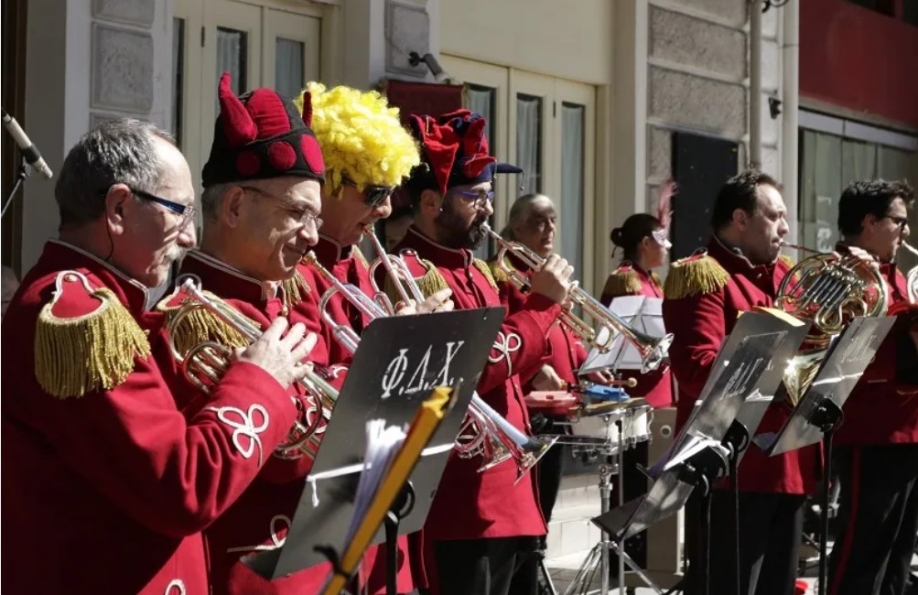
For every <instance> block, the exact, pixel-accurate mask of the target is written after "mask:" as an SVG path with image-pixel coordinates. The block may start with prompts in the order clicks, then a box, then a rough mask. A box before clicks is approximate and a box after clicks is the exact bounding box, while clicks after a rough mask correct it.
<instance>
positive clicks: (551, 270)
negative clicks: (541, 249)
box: [532, 254, 574, 304]
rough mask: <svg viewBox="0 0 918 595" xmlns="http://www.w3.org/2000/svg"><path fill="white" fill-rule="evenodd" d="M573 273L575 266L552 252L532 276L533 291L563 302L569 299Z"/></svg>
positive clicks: (554, 300) (559, 302) (557, 301)
mask: <svg viewBox="0 0 918 595" xmlns="http://www.w3.org/2000/svg"><path fill="white" fill-rule="evenodd" d="M573 274H574V267H572V266H571V265H570V264H568V262H567V261H566V260H564V259H563V258H561V257H560V256H558V255H557V254H552V255H551V256H549V257H548V258H547V259H546V260H545V264H543V265H542V268H541V269H539V271H538V272H537V273H536V274H535V275H533V276H532V291H533V292H535V293H541V294H542V295H544V296H545V297H547V298H548V299H550V300H552V301H553V302H555V303H558V304H561V303H563V302H564V301H565V300H566V299H567V294H568V291H570V288H571V282H570V278H571V275H573Z"/></svg>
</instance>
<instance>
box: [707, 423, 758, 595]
mask: <svg viewBox="0 0 918 595" xmlns="http://www.w3.org/2000/svg"><path fill="white" fill-rule="evenodd" d="M749 439H750V436H749V430H748V429H747V428H746V426H744V425H743V424H742V423H740V422H738V421H737V420H735V419H734V420H733V423H732V424H731V425H730V428H729V429H728V430H727V433H726V434H725V435H724V439H723V440H722V441H721V444H723V445H724V446H726V447H728V448H729V449H730V477H732V478H733V479H732V483H733V489H732V490H730V491H731V496H732V498H733V572H734V580H735V582H736V595H741V593H742V578H741V575H742V564H741V563H740V527H739V524H740V503H739V455H740V453H742V452H743V451H744V450H746V448H747V447H748V446H749V442H750V440H749ZM708 522H709V523H710V518H709V519H708Z"/></svg>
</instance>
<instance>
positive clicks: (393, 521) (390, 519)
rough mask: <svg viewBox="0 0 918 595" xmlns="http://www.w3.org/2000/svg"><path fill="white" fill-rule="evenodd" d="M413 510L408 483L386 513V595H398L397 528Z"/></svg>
mask: <svg viewBox="0 0 918 595" xmlns="http://www.w3.org/2000/svg"><path fill="white" fill-rule="evenodd" d="M413 508H414V486H412V485H411V482H410V481H408V482H406V483H405V485H404V487H402V491H401V492H399V495H398V498H396V499H395V502H393V503H392V508H391V509H390V510H389V512H387V513H386V520H385V527H386V595H398V528H399V524H400V523H401V521H402V519H403V518H405V517H406V516H408V515H409V514H411V510H412V509H413Z"/></svg>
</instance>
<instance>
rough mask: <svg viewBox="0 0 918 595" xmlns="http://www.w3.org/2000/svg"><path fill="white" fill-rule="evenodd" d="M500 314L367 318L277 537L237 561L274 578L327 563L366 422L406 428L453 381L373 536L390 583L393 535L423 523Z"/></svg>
mask: <svg viewBox="0 0 918 595" xmlns="http://www.w3.org/2000/svg"><path fill="white" fill-rule="evenodd" d="M504 313H505V310H504V308H483V309H476V310H460V311H454V312H442V313H435V314H423V315H413V316H393V317H388V318H379V319H377V320H374V321H373V322H371V323H370V324H369V325H368V326H367V327H366V329H364V331H363V333H362V334H361V339H360V345H359V347H358V348H357V351H356V353H355V354H354V360H353V362H352V363H351V366H350V369H349V371H348V375H347V378H346V380H345V382H344V386H343V387H342V389H341V392H340V394H339V396H338V401H337V402H336V404H335V409H334V412H333V414H332V416H331V419H330V420H329V422H328V425H327V426H326V429H325V436H324V437H323V439H322V444H321V446H320V448H319V452H318V454H317V455H316V459H315V462H314V464H313V468H312V472H311V474H310V478H311V479H310V480H307V482H306V483H305V484H304V491H303V495H302V497H301V498H300V502H299V505H298V506H297V510H296V514H295V515H294V517H293V523H292V525H291V527H290V530H289V532H288V534H287V537H286V540H285V542H284V545H283V546H282V547H281V548H278V549H276V550H272V551H270V552H264V553H259V554H253V555H251V556H248V557H246V558H244V559H243V561H244V562H245V563H246V564H247V565H248V566H250V567H251V568H252V569H253V570H255V571H256V572H258V573H259V574H261V575H262V576H264V577H265V578H268V579H270V580H274V579H277V578H281V577H283V576H287V575H290V574H292V573H295V572H298V571H300V570H303V569H305V568H309V567H311V566H314V565H316V564H319V563H322V562H326V561H328V554H327V552H329V551H332V552H340V551H342V548H343V547H344V545H345V543H344V541H345V537H346V534H347V529H348V526H349V524H350V522H351V518H352V517H353V514H354V496H355V491H356V488H357V482H358V479H359V472H360V471H361V470H362V466H363V456H364V453H365V452H366V432H365V430H364V428H365V425H366V422H367V421H369V420H371V419H385V420H386V423H387V425H399V426H404V427H407V426H408V425H409V424H410V423H411V421H412V419H413V418H414V415H415V413H416V412H417V409H418V407H419V405H420V404H421V402H423V401H424V400H425V399H426V398H427V397H428V396H429V395H430V391H431V390H432V389H433V388H434V387H436V386H442V385H449V386H454V387H458V391H457V395H456V400H455V403H454V405H453V407H452V409H451V410H450V411H449V412H448V413H447V415H446V417H445V418H444V419H443V421H442V422H441V423H440V425H439V427H438V429H437V431H436V432H435V433H434V436H433V438H432V439H431V441H430V443H429V445H428V447H427V448H426V449H424V452H423V455H422V457H421V460H420V461H418V463H417V465H416V466H415V468H414V470H413V471H412V473H411V476H410V478H409V480H408V482H406V489H405V493H404V494H403V495H402V497H400V498H399V500H400V502H397V503H396V505H395V506H393V509H395V510H393V512H394V513H395V514H393V515H389V516H390V520H389V522H388V523H387V529H385V530H383V528H380V531H379V532H378V533H377V535H376V537H375V538H374V540H373V543H379V542H380V541H382V540H383V539H385V540H386V541H387V548H388V551H389V553H390V555H389V556H388V558H387V562H388V568H387V582H388V584H389V585H390V587H391V586H392V585H393V583H394V579H395V574H396V573H397V563H398V560H397V556H396V555H393V554H392V549H393V548H395V542H396V540H397V537H398V535H399V534H406V533H414V532H416V531H418V530H420V529H421V528H422V527H423V526H424V523H425V521H426V519H427V513H428V511H429V510H430V505H431V502H432V501H433V498H434V495H435V494H436V490H437V486H438V484H439V483H440V477H441V475H442V474H443V469H444V467H445V466H446V462H447V460H448V459H449V456H450V453H451V452H452V449H453V443H454V442H455V439H456V436H457V435H458V433H459V429H460V426H461V424H462V421H463V419H464V418H465V414H466V410H467V409H468V405H469V402H470V400H471V398H472V393H473V391H474V390H475V387H476V386H477V384H478V379H479V378H480V377H481V374H482V371H483V370H484V367H485V365H486V364H487V358H488V354H489V353H490V350H491V346H492V345H493V344H494V340H495V338H496V337H497V333H498V331H499V329H500V326H501V324H502V322H503V318H504ZM316 478H317V479H316ZM312 479H315V481H314V482H313V481H312ZM313 490H315V493H314V491H313ZM314 496H315V497H317V498H318V505H314V504H313V501H314Z"/></svg>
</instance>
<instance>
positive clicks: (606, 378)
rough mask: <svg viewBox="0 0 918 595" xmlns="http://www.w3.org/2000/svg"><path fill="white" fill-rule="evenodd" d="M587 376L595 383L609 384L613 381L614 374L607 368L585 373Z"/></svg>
mask: <svg viewBox="0 0 918 595" xmlns="http://www.w3.org/2000/svg"><path fill="white" fill-rule="evenodd" d="M587 378H588V379H589V380H590V381H591V382H595V383H596V384H605V385H609V386H611V385H612V383H613V382H615V380H616V379H615V374H613V373H612V372H610V371H608V370H600V371H598V372H593V373H592V374H589V375H587Z"/></svg>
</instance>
